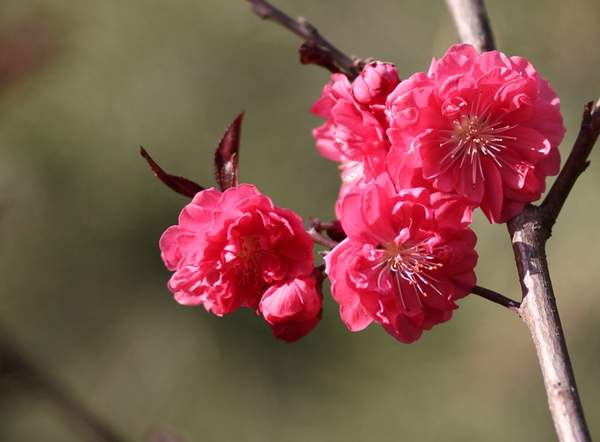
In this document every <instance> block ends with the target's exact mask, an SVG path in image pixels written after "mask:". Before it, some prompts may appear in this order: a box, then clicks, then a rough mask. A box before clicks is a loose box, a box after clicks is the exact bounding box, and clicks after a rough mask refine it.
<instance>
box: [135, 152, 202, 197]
mask: <svg viewBox="0 0 600 442" xmlns="http://www.w3.org/2000/svg"><path fill="white" fill-rule="evenodd" d="M140 155H142V157H143V158H144V159H145V160H146V161H147V162H148V165H149V166H150V169H152V172H154V175H156V177H157V178H158V179H159V180H161V181H162V182H163V183H164V184H166V185H167V186H168V187H169V188H170V189H171V190H174V191H175V192H177V193H180V194H181V195H185V196H188V197H190V198H193V197H194V195H196V194H197V193H198V192H200V191H201V190H204V188H203V187H202V186H200V185H199V184H196V183H195V182H193V181H191V180H188V179H187V178H184V177H181V176H175V175H170V174H168V173H167V172H165V171H164V170H163V169H162V168H161V167H160V166H159V165H158V164H157V163H156V161H154V160H153V159H152V157H151V156H150V154H149V153H148V152H146V149H144V148H143V147H142V146H140Z"/></svg>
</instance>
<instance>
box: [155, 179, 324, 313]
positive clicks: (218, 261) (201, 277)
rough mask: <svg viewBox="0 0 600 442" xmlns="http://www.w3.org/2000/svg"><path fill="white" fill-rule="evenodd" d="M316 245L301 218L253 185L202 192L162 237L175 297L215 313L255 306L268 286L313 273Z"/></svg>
mask: <svg viewBox="0 0 600 442" xmlns="http://www.w3.org/2000/svg"><path fill="white" fill-rule="evenodd" d="M312 247H313V242H312V239H311V238H310V236H309V235H308V234H307V233H306V232H305V231H304V227H303V224H302V219H301V218H300V217H299V216H298V215H296V214H295V213H294V212H292V211H291V210H288V209H282V208H279V207H276V206H274V205H273V203H272V201H271V200H270V199H269V198H268V197H267V196H265V195H262V194H261V193H260V192H259V191H258V190H257V189H256V187H254V186H252V185H249V184H242V185H239V186H237V187H231V188H229V189H227V190H225V191H224V192H220V191H218V190H215V189H212V188H211V189H207V190H203V191H201V192H198V193H197V194H196V196H195V197H194V199H193V200H192V202H191V203H189V204H188V205H187V206H185V207H184V208H183V210H182V211H181V214H180V216H179V223H178V224H177V225H175V226H171V227H169V228H168V229H167V230H166V231H165V232H164V234H163V235H162V237H161V239H160V249H161V252H162V258H163V261H164V263H165V265H166V266H167V268H168V269H169V270H172V271H174V272H175V273H174V274H173V275H172V277H171V279H170V281H169V284H168V287H169V289H170V290H171V292H172V293H173V294H174V296H175V299H176V300H177V302H179V303H181V304H184V305H191V306H195V305H203V306H204V308H205V309H206V310H208V311H209V312H211V313H214V314H215V315H218V316H222V315H225V314H227V313H231V312H233V311H234V310H236V309H237V308H238V307H249V308H252V309H256V308H257V307H258V304H259V302H260V300H261V298H262V296H263V295H264V294H265V291H267V289H269V287H270V286H272V285H278V284H281V283H283V282H285V281H287V280H289V279H290V278H292V279H293V278H296V277H301V276H306V275H310V274H311V272H312V270H313V255H312Z"/></svg>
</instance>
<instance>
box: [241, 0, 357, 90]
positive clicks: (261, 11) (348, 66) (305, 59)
mask: <svg viewBox="0 0 600 442" xmlns="http://www.w3.org/2000/svg"><path fill="white" fill-rule="evenodd" d="M248 1H249V2H250V3H251V4H252V9H253V10H254V13H255V14H256V15H258V16H259V17H261V18H263V19H265V20H271V21H273V22H275V23H279V24H280V25H281V26H283V27H284V28H286V29H288V30H290V31H291V32H293V33H294V34H296V35H297V36H299V37H300V38H302V39H303V40H304V43H303V44H302V46H301V47H300V61H301V62H302V63H303V64H315V65H318V66H321V67H324V68H325V69H327V70H329V71H330V72H341V73H343V74H345V75H346V76H347V77H348V78H349V79H350V80H353V79H354V78H356V77H357V76H358V74H359V73H360V71H361V69H362V67H363V65H364V63H363V62H362V61H361V60H359V59H356V58H353V57H349V56H348V55H346V54H344V53H343V52H342V51H340V50H339V49H338V48H336V47H335V46H334V45H333V44H331V43H330V42H329V41H328V40H327V39H326V38H325V37H323V36H322V35H321V33H320V32H319V31H318V29H317V28H316V27H315V26H313V25H312V24H311V23H310V22H309V21H308V20H306V19H305V18H303V17H299V18H298V19H293V18H292V17H290V16H289V15H287V14H285V13H284V12H283V11H281V10H279V9H277V8H276V7H275V6H273V5H272V4H270V3H269V2H267V1H265V0H248Z"/></svg>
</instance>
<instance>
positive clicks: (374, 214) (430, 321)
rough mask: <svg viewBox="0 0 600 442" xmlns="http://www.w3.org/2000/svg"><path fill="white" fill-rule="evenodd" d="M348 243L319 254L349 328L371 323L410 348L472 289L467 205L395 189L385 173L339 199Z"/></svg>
mask: <svg viewBox="0 0 600 442" xmlns="http://www.w3.org/2000/svg"><path fill="white" fill-rule="evenodd" d="M340 214H341V219H340V221H341V223H342V227H343V228H344V231H345V232H346V234H347V235H348V238H347V239H346V240H344V241H343V242H341V243H340V244H339V245H337V246H336V247H335V248H334V249H333V250H332V251H331V252H329V253H328V254H327V255H326V256H325V262H326V269H327V275H328V276H329V278H330V280H331V283H332V286H331V291H332V296H333V298H334V299H335V300H336V301H337V302H338V304H339V305H340V316H341V318H342V321H343V322H344V323H345V324H346V326H347V327H348V329H349V330H351V331H360V330H362V329H364V328H365V327H367V326H368V325H369V324H370V323H371V322H377V323H379V324H381V325H382V326H383V328H384V329H385V330H386V331H387V332H388V333H389V334H391V335H392V336H394V337H395V338H396V339H398V340H399V341H401V342H405V343H409V342H413V341H415V340H417V339H418V338H419V337H420V336H421V334H422V332H423V330H429V329H430V328H431V327H432V326H433V325H435V324H439V323H441V322H445V321H447V320H449V319H450V318H451V316H452V311H453V310H454V309H456V308H457V305H456V303H455V301H456V300H457V299H460V298H462V297H464V296H466V295H467V294H468V293H469V292H470V291H471V289H472V288H473V287H474V285H475V272H474V267H475V264H476V262H477V253H476V252H475V249H474V247H475V243H476V236H475V234H474V233H473V231H472V230H471V229H469V228H468V225H469V224H470V222H471V208H470V206H469V205H468V204H465V202H464V201H463V200H461V199H459V198H457V197H456V196H452V195H449V194H443V193H439V192H438V193H431V192H430V191H429V190H428V189H425V188H412V189H401V190H397V189H396V188H395V187H394V185H393V183H392V181H391V179H390V178H389V176H388V175H387V174H381V175H380V176H378V177H377V179H376V180H374V181H372V182H370V183H369V184H366V185H365V186H364V187H363V188H362V189H360V190H359V191H356V192H350V193H348V194H346V196H345V197H344V199H343V201H342V203H341V207H340Z"/></svg>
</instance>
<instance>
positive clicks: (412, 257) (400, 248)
mask: <svg viewBox="0 0 600 442" xmlns="http://www.w3.org/2000/svg"><path fill="white" fill-rule="evenodd" d="M427 239H428V238H426V239H424V240H421V241H418V242H415V243H412V244H410V243H404V244H396V243H390V244H387V245H386V246H384V247H383V251H384V253H383V257H382V260H381V262H380V263H379V264H378V265H377V266H376V268H378V269H380V270H379V275H378V277H377V286H378V287H379V288H380V289H382V290H386V289H390V288H392V289H395V290H396V291H397V293H398V295H399V297H400V302H401V304H402V307H403V308H404V309H405V311H410V310H411V309H412V308H413V307H416V305H417V304H418V305H421V300H420V299H419V296H423V295H425V293H426V292H427V291H428V290H433V291H434V292H435V293H437V294H439V295H442V293H441V292H440V290H439V289H438V288H437V287H436V283H437V282H439V280H438V279H437V278H435V277H434V276H433V275H432V274H431V273H432V272H433V271H435V270H438V269H440V268H441V267H443V264H442V263H440V262H439V261H437V260H436V258H435V256H434V255H432V254H431V252H430V251H429V250H428V249H427V248H426V247H425V242H426V241H427ZM403 281H404V283H408V284H409V285H410V287H412V290H411V291H412V292H413V293H406V285H404V289H403ZM386 283H387V284H386ZM415 295H416V296H415Z"/></svg>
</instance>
